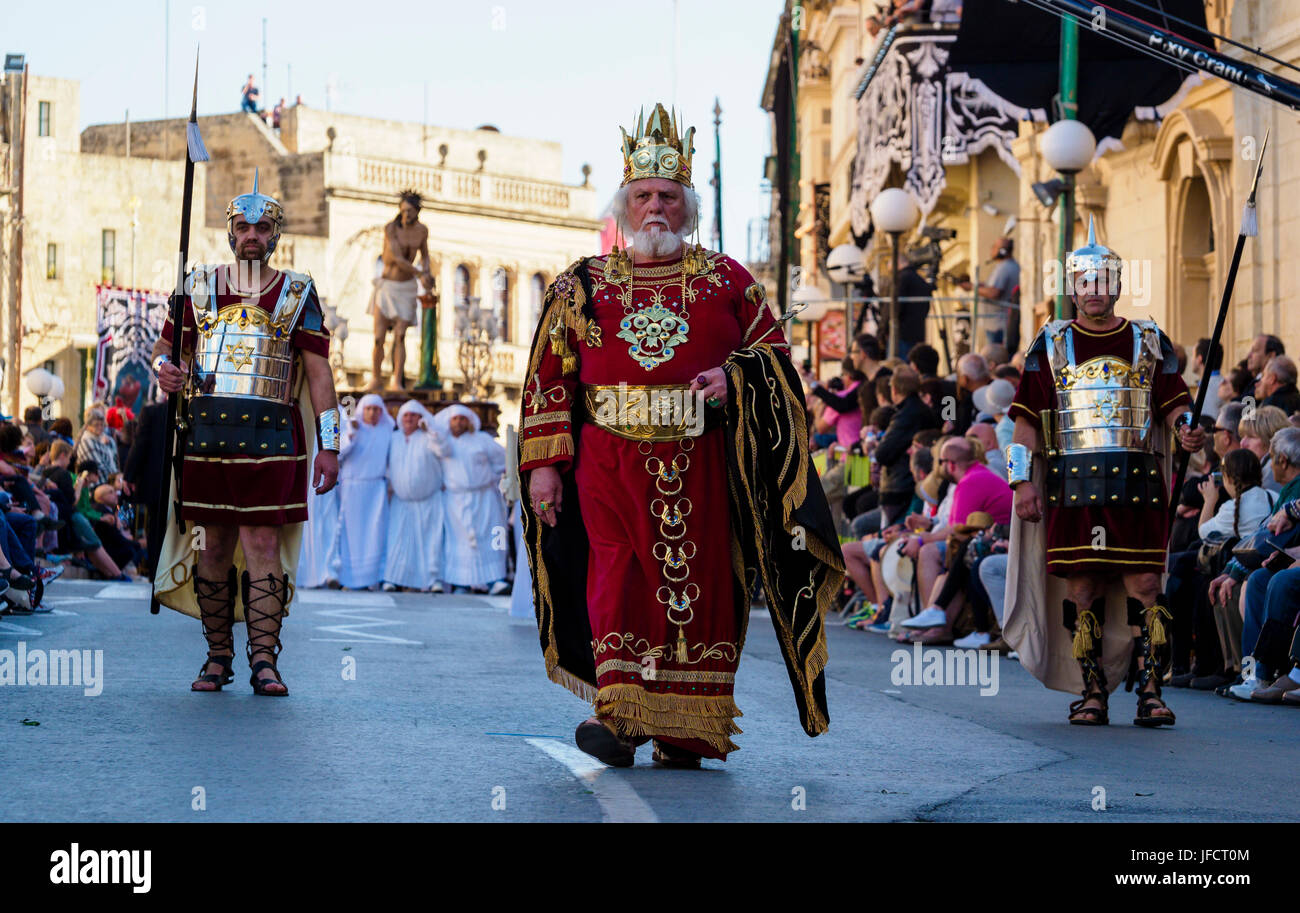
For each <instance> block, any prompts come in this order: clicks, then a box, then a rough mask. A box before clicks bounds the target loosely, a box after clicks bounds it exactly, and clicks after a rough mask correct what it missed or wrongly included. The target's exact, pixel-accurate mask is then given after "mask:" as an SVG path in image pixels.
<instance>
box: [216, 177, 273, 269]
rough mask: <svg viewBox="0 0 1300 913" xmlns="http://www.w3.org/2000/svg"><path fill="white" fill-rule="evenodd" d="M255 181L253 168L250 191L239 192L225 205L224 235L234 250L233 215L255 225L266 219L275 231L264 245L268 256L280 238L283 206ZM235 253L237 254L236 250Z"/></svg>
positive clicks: (256, 179) (256, 178)
mask: <svg viewBox="0 0 1300 913" xmlns="http://www.w3.org/2000/svg"><path fill="white" fill-rule="evenodd" d="M257 183H258V170H257V169H254V171H253V189H252V191H251V192H249V193H241V194H240V195H239V196H237V197H235V198H234V199H233V200H231V201H230V205H229V206H227V207H226V237H227V240H229V241H230V249H231V250H232V251H235V216H243V217H244V221H245V222H247V223H248V224H249V225H256V224H257V223H258V222H260V221H262V220H263V219H267V220H269V221H270V222H271V224H272V225H274V226H275V233H274V234H272V235H271V240H270V241H269V242H268V243H267V245H266V255H267V256H268V257H269V256H270V255H271V254H272V252H274V251H275V245H276V244H277V243H278V242H279V240H280V228H281V226H282V225H283V224H284V208H283V207H282V206H280V203H279V202H278V201H277V200H275V199H274V198H273V197H268V196H267V195H266V194H264V193H262V192H260V191H259V190H258V189H257ZM235 253H236V254H238V251H235Z"/></svg>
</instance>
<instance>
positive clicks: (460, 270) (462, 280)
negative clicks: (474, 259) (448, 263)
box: [452, 263, 469, 304]
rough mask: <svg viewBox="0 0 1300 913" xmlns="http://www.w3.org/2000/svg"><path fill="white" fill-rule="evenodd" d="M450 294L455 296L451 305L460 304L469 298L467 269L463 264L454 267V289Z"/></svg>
mask: <svg viewBox="0 0 1300 913" xmlns="http://www.w3.org/2000/svg"><path fill="white" fill-rule="evenodd" d="M452 292H453V294H454V295H455V296H456V300H455V301H454V302H453V304H460V303H461V302H463V301H464V300H465V299H467V298H468V297H469V267H468V266H466V265H465V264H464V263H462V264H460V266H458V267H456V287H455V288H454V289H453V290H452Z"/></svg>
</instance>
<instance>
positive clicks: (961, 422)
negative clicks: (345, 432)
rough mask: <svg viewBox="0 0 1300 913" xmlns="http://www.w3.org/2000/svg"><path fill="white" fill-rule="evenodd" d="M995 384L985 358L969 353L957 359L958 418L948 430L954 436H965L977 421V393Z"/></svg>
mask: <svg viewBox="0 0 1300 913" xmlns="http://www.w3.org/2000/svg"><path fill="white" fill-rule="evenodd" d="M992 382H993V374H992V372H990V371H989V366H988V363H987V362H986V361H984V356H982V355H976V354H975V353H974V352H968V353H966V354H965V355H963V356H962V357H961V358H959V359H957V417H956V419H955V420H954V421H953V422H952V427H950V428H949V427H947V424H946V423H945V428H946V430H949V431H951V432H952V433H953V434H965V433H966V429H967V428H969V427H970V426H971V423H972V422H974V421H975V414H976V411H977V410H976V409H975V400H974V394H975V391H976V390H978V389H979V388H980V387H987V386H988V385H989V384H991V383H992Z"/></svg>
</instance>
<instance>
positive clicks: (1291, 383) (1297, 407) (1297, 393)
mask: <svg viewBox="0 0 1300 913" xmlns="http://www.w3.org/2000/svg"><path fill="white" fill-rule="evenodd" d="M1255 396H1256V397H1257V398H1258V399H1261V400H1263V404H1264V405H1265V406H1276V407H1277V408H1279V409H1281V410H1282V415H1283V417H1284V418H1285V417H1286V416H1288V415H1291V414H1292V413H1295V412H1300V390H1297V389H1296V367H1295V362H1294V361H1292V360H1291V359H1290V358H1288V357H1287V356H1285V355H1275V356H1273V358H1272V359H1271V360H1270V361H1269V362H1268V364H1266V365H1265V366H1264V373H1263V374H1261V375H1260V377H1259V383H1257V384H1256V385H1255Z"/></svg>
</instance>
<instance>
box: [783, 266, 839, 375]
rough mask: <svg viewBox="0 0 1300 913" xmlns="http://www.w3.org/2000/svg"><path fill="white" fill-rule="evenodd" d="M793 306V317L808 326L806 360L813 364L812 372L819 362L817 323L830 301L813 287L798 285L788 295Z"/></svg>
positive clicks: (819, 290)
mask: <svg viewBox="0 0 1300 913" xmlns="http://www.w3.org/2000/svg"><path fill="white" fill-rule="evenodd" d="M790 302H791V304H793V305H794V312H795V316H796V317H798V318H799V319H800V320H801V321H803V322H804V323H805V324H807V326H808V360H809V361H810V362H812V363H813V370H816V365H817V363H818V362H820V360H821V359H820V358H819V357H818V352H817V348H818V340H817V321H819V320H821V319H822V318H823V317H825V316H826V312H827V311H828V310H829V309H830V304H831V303H830V300H829V299H828V298H826V297H824V296H823V295H822V292H821V289H819V288H817V286H815V285H806V284H804V283H800V284H799V286H798V287H797V288H796V289H795V290H794V292H792V293H791V295H790Z"/></svg>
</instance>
